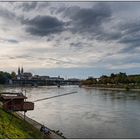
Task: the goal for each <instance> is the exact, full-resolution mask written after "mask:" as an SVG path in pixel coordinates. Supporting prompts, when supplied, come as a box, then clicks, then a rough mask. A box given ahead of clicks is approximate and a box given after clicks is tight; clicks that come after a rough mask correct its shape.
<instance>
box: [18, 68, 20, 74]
mask: <svg viewBox="0 0 140 140" xmlns="http://www.w3.org/2000/svg"><path fill="white" fill-rule="evenodd" d="M18 75H20V67H18Z"/></svg>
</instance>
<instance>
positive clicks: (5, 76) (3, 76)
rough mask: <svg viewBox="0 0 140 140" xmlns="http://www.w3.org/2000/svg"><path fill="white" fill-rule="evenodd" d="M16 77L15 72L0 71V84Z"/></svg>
mask: <svg viewBox="0 0 140 140" xmlns="http://www.w3.org/2000/svg"><path fill="white" fill-rule="evenodd" d="M15 77H16V73H15V72H11V73H8V72H3V71H0V84H8V83H9V80H10V79H13V78H15Z"/></svg>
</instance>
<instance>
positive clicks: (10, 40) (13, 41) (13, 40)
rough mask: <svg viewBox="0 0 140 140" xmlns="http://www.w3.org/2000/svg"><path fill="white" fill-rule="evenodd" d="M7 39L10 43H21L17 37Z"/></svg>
mask: <svg viewBox="0 0 140 140" xmlns="http://www.w3.org/2000/svg"><path fill="white" fill-rule="evenodd" d="M6 41H7V42H10V43H19V41H17V40H15V39H8V40H6Z"/></svg>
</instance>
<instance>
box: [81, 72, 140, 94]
mask: <svg viewBox="0 0 140 140" xmlns="http://www.w3.org/2000/svg"><path fill="white" fill-rule="evenodd" d="M80 86H81V87H87V88H96V89H104V90H125V91H129V90H131V91H140V75H126V73H121V72H120V73H117V74H114V73H112V74H111V75H110V76H106V75H102V76H101V77H100V78H93V77H89V78H87V79H86V80H82V81H81V83H80Z"/></svg>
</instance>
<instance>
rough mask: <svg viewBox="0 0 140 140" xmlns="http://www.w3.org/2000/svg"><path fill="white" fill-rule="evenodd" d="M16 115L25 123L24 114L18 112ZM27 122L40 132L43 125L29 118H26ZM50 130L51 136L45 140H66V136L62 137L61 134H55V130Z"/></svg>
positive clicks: (46, 136)
mask: <svg viewBox="0 0 140 140" xmlns="http://www.w3.org/2000/svg"><path fill="white" fill-rule="evenodd" d="M16 115H17V116H18V117H19V118H20V119H22V120H23V121H24V115H23V114H21V113H19V112H18V113H16ZM25 121H26V122H28V123H29V124H31V125H32V126H34V127H35V128H36V129H38V130H39V131H40V128H41V126H42V124H40V123H39V122H37V121H35V120H33V119H31V118H29V117H27V116H26V117H25ZM48 129H49V131H50V132H51V133H50V134H49V135H44V138H47V139H64V138H65V137H64V136H60V135H59V134H57V132H55V131H54V130H51V129H50V128H48ZM42 135H43V133H42Z"/></svg>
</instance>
